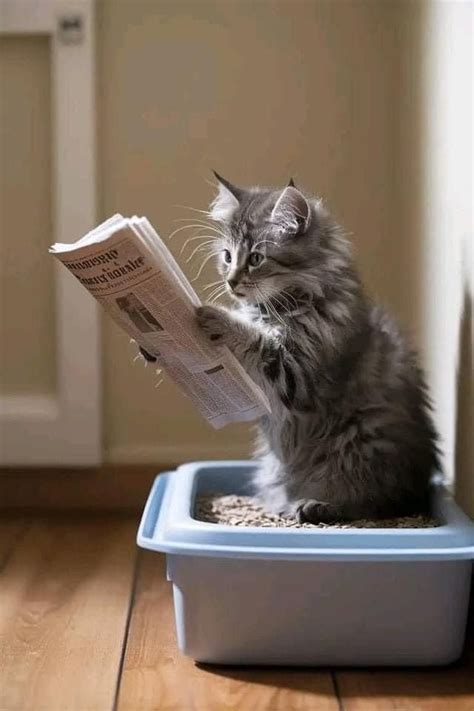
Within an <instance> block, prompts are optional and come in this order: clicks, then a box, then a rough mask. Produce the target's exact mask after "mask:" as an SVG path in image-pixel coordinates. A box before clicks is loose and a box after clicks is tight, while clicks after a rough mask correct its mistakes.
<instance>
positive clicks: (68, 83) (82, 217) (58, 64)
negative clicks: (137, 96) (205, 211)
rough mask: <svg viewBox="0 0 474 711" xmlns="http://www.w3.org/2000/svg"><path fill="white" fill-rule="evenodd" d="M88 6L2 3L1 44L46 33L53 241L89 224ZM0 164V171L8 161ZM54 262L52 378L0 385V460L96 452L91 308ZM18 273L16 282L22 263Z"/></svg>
mask: <svg viewBox="0 0 474 711" xmlns="http://www.w3.org/2000/svg"><path fill="white" fill-rule="evenodd" d="M93 11H94V5H93V0H77V1H76V2H74V1H73V2H61V1H59V2H58V1H56V2H55V1H54V0H0V41H2V39H3V37H5V36H6V35H8V36H9V39H10V40H11V41H13V38H14V37H17V36H21V37H23V38H24V37H26V36H28V37H32V36H43V37H44V36H45V35H46V36H47V37H48V38H49V44H48V46H49V48H50V50H49V51H50V54H49V59H50V68H51V75H50V81H51V125H52V131H51V136H52V141H51V143H52V145H51V146H50V150H51V165H52V170H51V174H52V185H51V191H52V192H51V195H52V234H51V240H50V242H51V243H53V242H70V241H74V240H76V239H77V238H79V237H80V236H82V235H83V234H84V233H85V232H87V231H88V230H90V229H91V228H92V227H93V226H94V224H95V221H96V203H95V194H96V185H95V105H94V13H93ZM4 98H5V97H4ZM1 100H2V97H0V101H1ZM1 168H2V170H3V171H6V173H5V175H6V176H7V175H8V173H7V171H8V165H2V166H1ZM5 179H8V178H7V177H6V178H5ZM24 209H25V210H28V205H27V204H25V205H24ZM14 238H15V235H11V234H9V235H3V239H14ZM33 238H34V235H33ZM54 261H56V260H54ZM53 268H54V272H53V274H54V313H53V314H51V318H52V319H54V333H55V345H54V348H55V358H54V362H55V371H56V372H55V384H54V387H52V388H51V391H50V392H44V393H43V392H40V393H38V392H35V393H33V392H32V393H31V394H29V393H25V392H23V391H22V392H18V393H16V392H10V391H7V392H4V391H0V465H4V466H5V465H9V466H16V465H26V466H28V465H31V466H34V465H42V466H44V465H53V466H61V465H94V464H97V463H99V461H100V458H101V379H100V339H99V316H98V312H97V307H96V304H95V302H94V300H93V299H92V298H91V297H89V295H88V294H86V293H85V291H84V289H83V288H82V287H81V286H80V285H79V284H78V283H77V282H76V280H75V279H74V278H73V277H72V276H71V275H70V274H69V273H68V272H67V270H66V269H64V268H61V265H59V264H54V267H53ZM15 270H16V266H15ZM15 275H16V272H15ZM17 278H18V280H21V279H22V278H24V275H23V274H22V269H21V265H19V266H18V269H17ZM24 288H25V290H27V289H28V283H27V279H25V284H24ZM3 296H4V300H5V299H8V294H6V295H5V294H4V295H3ZM9 307H10V308H12V309H14V308H15V306H14V304H9ZM7 335H8V337H9V338H10V339H14V338H15V334H14V333H13V332H12V333H8V334H7ZM0 367H1V363H0ZM32 367H34V363H32Z"/></svg>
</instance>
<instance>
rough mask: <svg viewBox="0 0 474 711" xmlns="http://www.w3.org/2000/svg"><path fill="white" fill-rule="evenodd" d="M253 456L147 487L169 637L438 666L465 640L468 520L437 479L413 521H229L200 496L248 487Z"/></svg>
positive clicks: (263, 652) (228, 648) (207, 646)
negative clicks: (356, 524) (346, 524)
mask: <svg viewBox="0 0 474 711" xmlns="http://www.w3.org/2000/svg"><path fill="white" fill-rule="evenodd" d="M253 468H254V465H253V464H252V463H251V462H200V463H194V464H185V465H183V466H181V467H179V468H178V469H177V470H176V471H173V472H170V473H167V474H161V475H160V476H158V477H157V478H156V480H155V482H154V484H153V487H152V489H151V492H150V495H149V497H148V501H147V504H146V507H145V510H144V512H143V516H142V520H141V523H140V528H139V532H138V539H137V540H138V544H139V545H140V546H141V547H143V548H148V549H150V550H153V551H161V552H164V553H166V554H167V576H168V580H170V581H171V582H172V583H173V595H174V607H175V616H176V629H177V637H178V645H179V648H180V649H181V651H182V652H184V654H187V655H189V656H190V657H193V658H194V659H195V660H196V661H199V662H211V663H219V664H284V665H311V666H313V665H318V666H321V665H322V666H326V665H328V666H329V665H330V666H335V665H337V666H339V665H344V666H368V665H390V666H392V665H440V664H448V663H450V662H453V661H454V660H456V659H457V658H458V657H459V656H460V654H461V652H462V648H463V643H464V634H465V628H466V618H467V609H468V601H469V590H470V583H471V573H472V559H473V558H474V524H473V523H472V522H471V521H470V520H469V519H468V518H467V516H465V514H464V513H463V512H462V511H461V510H460V509H459V507H458V506H457V505H456V503H455V502H454V500H453V498H452V497H451V496H450V495H449V494H448V493H447V492H446V491H445V490H444V489H442V488H441V487H436V490H435V494H434V513H435V515H436V516H437V517H438V519H439V520H440V521H441V522H442V525H441V526H439V527H435V528H420V529H396V528H393V529H294V528H289V529H285V528H257V527H234V526H228V525H222V524H214V523H204V522H201V521H197V520H196V519H194V518H193V512H194V505H195V500H196V497H197V496H198V495H199V494H200V493H209V492H219V493H225V494H243V495H244V494H247V495H248V494H252V493H253V492H252V483H251V478H252V476H251V475H252V471H253Z"/></svg>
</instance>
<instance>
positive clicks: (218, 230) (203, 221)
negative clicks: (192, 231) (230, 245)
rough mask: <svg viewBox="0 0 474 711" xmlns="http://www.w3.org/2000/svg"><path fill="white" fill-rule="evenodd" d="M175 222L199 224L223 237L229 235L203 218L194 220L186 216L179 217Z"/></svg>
mask: <svg viewBox="0 0 474 711" xmlns="http://www.w3.org/2000/svg"><path fill="white" fill-rule="evenodd" d="M175 222H192V223H193V224H195V225H198V224H200V225H201V227H203V228H206V229H207V230H212V231H213V232H215V233H216V234H218V235H220V236H221V237H222V238H223V239H228V237H229V235H226V233H225V232H223V231H222V230H220V229H219V228H218V227H216V225H213V224H211V223H210V222H206V221H205V220H196V219H190V218H188V217H179V218H178V219H177V220H175Z"/></svg>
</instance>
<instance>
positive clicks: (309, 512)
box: [296, 499, 340, 523]
mask: <svg viewBox="0 0 474 711" xmlns="http://www.w3.org/2000/svg"><path fill="white" fill-rule="evenodd" d="M337 514H338V511H337V508H336V507H335V506H331V504H326V503H325V502H323V501H316V499H306V500H305V501H301V502H300V503H299V504H298V506H297V507H296V520H297V521H298V523H335V522H336V521H337V520H338V518H340V517H338V515H337Z"/></svg>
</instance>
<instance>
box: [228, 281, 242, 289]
mask: <svg viewBox="0 0 474 711" xmlns="http://www.w3.org/2000/svg"><path fill="white" fill-rule="evenodd" d="M227 283H228V285H229V286H230V288H231V289H232V291H234V289H235V287H236V286H237V284H238V283H239V280H238V279H227Z"/></svg>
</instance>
